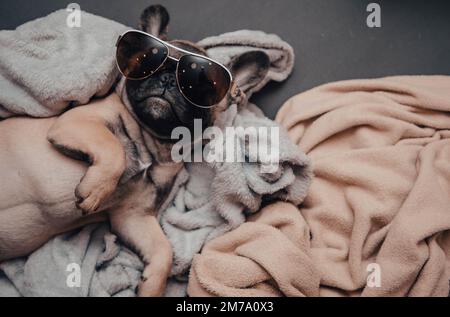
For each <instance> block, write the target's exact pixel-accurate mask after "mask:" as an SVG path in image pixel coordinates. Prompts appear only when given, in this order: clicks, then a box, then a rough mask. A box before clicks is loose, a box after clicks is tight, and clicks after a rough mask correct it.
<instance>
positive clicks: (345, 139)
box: [188, 76, 450, 296]
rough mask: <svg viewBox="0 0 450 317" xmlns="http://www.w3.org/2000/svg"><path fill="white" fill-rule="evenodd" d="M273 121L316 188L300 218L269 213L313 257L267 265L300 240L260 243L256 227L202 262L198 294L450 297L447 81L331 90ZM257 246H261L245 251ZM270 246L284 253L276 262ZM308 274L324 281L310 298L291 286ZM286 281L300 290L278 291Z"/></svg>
mask: <svg viewBox="0 0 450 317" xmlns="http://www.w3.org/2000/svg"><path fill="white" fill-rule="evenodd" d="M276 121H277V122H279V123H280V124H281V125H282V126H284V127H285V128H286V129H287V130H288V134H289V136H290V137H291V139H292V140H293V141H294V142H295V143H296V144H298V147H299V148H300V149H302V150H303V151H305V152H306V153H307V154H308V156H309V157H310V158H311V160H312V161H313V162H314V175H315V178H314V179H313V182H312V184H311V187H310V191H309V193H308V195H307V197H306V199H305V200H304V202H303V203H302V204H301V205H300V206H299V210H298V211H296V212H293V213H292V212H291V214H289V215H287V214H285V211H288V210H292V208H293V207H292V206H288V205H281V204H280V203H276V204H273V205H270V206H269V207H266V208H270V212H271V215H272V216H273V217H274V218H275V219H282V218H283V217H297V218H299V219H302V221H303V222H304V224H303V225H300V224H297V225H296V226H298V229H300V228H303V227H306V228H307V229H308V230H310V232H311V236H312V239H311V242H310V244H309V245H307V244H304V245H302V246H299V245H298V244H297V245H295V248H294V250H293V252H294V251H295V252H297V253H299V252H300V253H301V252H304V254H305V257H304V258H301V257H298V258H293V257H292V256H291V257H290V258H288V259H289V260H287V261H284V262H283V263H271V262H269V261H268V260H267V259H266V258H267V257H270V259H275V260H274V261H276V259H278V258H280V257H286V252H289V250H290V249H291V247H292V246H291V245H289V244H287V243H285V242H284V243H282V242H283V241H285V240H286V239H290V238H292V237H293V235H292V234H291V233H288V232H282V234H281V235H278V236H275V235H274V234H270V233H269V232H268V231H267V232H266V233H265V234H260V235H259V236H258V235H256V234H254V232H259V231H260V230H261V228H260V223H258V220H256V221H254V222H248V223H246V224H245V225H242V226H240V227H239V228H237V229H236V230H234V231H231V232H229V233H227V234H225V235H223V236H221V237H218V238H216V239H214V240H212V241H210V242H209V243H207V244H206V245H205V247H204V248H203V251H202V252H201V254H199V255H196V257H195V259H194V262H193V266H192V268H191V275H190V280H189V285H188V293H189V295H190V296H206V295H207V296H253V295H255V294H257V295H263V296H280V295H284V296H300V295H307V296H448V295H449V280H450V164H449V162H450V77H449V76H396V77H387V78H380V79H368V80H350V81H342V82H336V83H330V84H326V85H322V86H319V87H317V88H314V89H311V90H309V91H307V92H304V93H301V94H299V95H296V96H294V97H292V98H291V99H290V100H288V101H287V102H286V103H285V104H284V106H283V107H282V108H281V109H280V111H279V113H278V115H277V117H276ZM265 212H267V211H265V209H264V210H263V211H262V212H260V213H259V215H260V217H263V216H262V215H264V214H265ZM269 226H270V228H272V229H273V228H275V225H273V224H270V223H269ZM294 228H295V227H294ZM268 237H270V239H269V238H268ZM244 238H246V240H244ZM275 239H278V241H275ZM305 241H306V240H305ZM252 243H254V244H255V245H258V244H259V243H261V245H264V247H262V248H254V249H252V250H250V251H249V252H248V253H245V252H242V246H247V245H251V244H252ZM263 243H267V245H268V246H270V245H278V248H275V249H273V250H271V252H270V253H268V252H266V250H267V248H268V247H267V246H266V245H265V244H263ZM269 248H270V247H269ZM279 267H282V268H284V269H285V270H284V271H277V270H278V269H279ZM299 268H302V269H304V270H305V271H304V272H299V271H298V269H299ZM307 270H310V271H311V272H313V273H311V272H309V271H307ZM224 272H233V273H234V274H236V275H237V276H239V281H237V280H233V279H232V278H231V277H228V275H229V274H227V275H226V276H223V275H224ZM261 272H264V274H263V275H262V273H261ZM293 272H294V273H293ZM280 274H281V276H280ZM309 275H311V276H312V275H314V276H316V277H317V279H318V281H320V282H317V283H315V284H314V283H311V284H310V285H311V287H312V289H310V290H309V292H308V293H306V292H305V291H300V290H301V288H300V287H299V285H300V286H301V285H304V284H296V283H293V282H292V281H294V279H293V278H292V276H295V280H296V281H299V280H302V279H307V278H308V276H309ZM283 279H284V280H289V281H291V283H290V284H289V285H290V286H292V287H294V288H296V290H294V291H293V289H290V288H289V287H286V284H282V285H281V284H277V285H276V286H273V285H272V284H270V282H269V281H271V280H275V281H279V280H283ZM368 281H370V282H374V284H373V283H368ZM261 283H262V284H264V287H261ZM303 283H304V282H303ZM261 289H264V291H261Z"/></svg>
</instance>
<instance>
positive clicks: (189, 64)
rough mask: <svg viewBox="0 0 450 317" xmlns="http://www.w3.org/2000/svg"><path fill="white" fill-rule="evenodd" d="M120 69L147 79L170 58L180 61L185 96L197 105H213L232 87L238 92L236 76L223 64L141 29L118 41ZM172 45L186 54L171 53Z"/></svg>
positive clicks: (180, 85) (179, 82)
mask: <svg viewBox="0 0 450 317" xmlns="http://www.w3.org/2000/svg"><path fill="white" fill-rule="evenodd" d="M116 47H117V51H116V61H117V66H118V68H119V71H120V72H121V73H122V75H123V76H125V77H126V78H127V79H130V80H143V79H146V78H148V77H150V76H152V75H153V74H154V73H156V72H157V71H158V70H159V69H160V68H161V67H162V66H163V65H164V63H165V62H166V61H167V60H168V59H170V60H172V61H174V62H176V63H177V67H176V80H177V85H178V89H179V90H180V92H181V94H182V95H183V97H184V98H185V99H186V100H188V101H189V102H190V103H192V104H193V105H195V106H198V107H202V108H209V107H212V106H214V105H216V104H218V103H219V102H220V101H222V100H223V98H225V96H226V95H227V93H228V91H230V89H231V90H232V91H231V94H232V95H233V96H234V95H236V94H238V90H237V87H236V85H235V84H234V82H233V76H232V75H231V73H230V71H229V70H228V69H227V68H226V67H225V66H223V65H222V64H220V63H218V62H216V61H214V60H213V59H211V58H208V57H206V56H203V55H199V54H195V53H192V52H189V51H186V50H183V49H181V48H178V47H176V46H174V45H172V44H170V43H167V42H165V41H162V40H160V39H158V38H157V37H155V36H153V35H151V34H148V33H145V32H142V31H137V30H131V31H127V32H125V33H124V34H122V35H121V36H120V37H119V39H118V40H117V43H116ZM169 48H172V49H174V50H177V51H179V52H181V53H183V55H182V56H181V57H180V58H179V59H178V58H175V57H173V56H170V55H169Z"/></svg>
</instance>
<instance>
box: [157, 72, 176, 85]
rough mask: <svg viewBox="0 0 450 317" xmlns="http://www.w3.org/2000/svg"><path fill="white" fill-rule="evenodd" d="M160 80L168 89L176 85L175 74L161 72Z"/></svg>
mask: <svg viewBox="0 0 450 317" xmlns="http://www.w3.org/2000/svg"><path fill="white" fill-rule="evenodd" d="M160 80H161V83H162V84H163V86H164V87H166V88H168V89H170V88H175V87H176V85H177V80H176V78H175V74H171V73H165V74H162V75H161V77H160Z"/></svg>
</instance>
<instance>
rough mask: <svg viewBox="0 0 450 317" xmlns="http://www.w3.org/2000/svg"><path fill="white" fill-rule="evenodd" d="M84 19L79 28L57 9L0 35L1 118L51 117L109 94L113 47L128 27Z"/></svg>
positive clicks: (93, 17)
mask: <svg viewBox="0 0 450 317" xmlns="http://www.w3.org/2000/svg"><path fill="white" fill-rule="evenodd" d="M81 14H82V15H81V27H79V28H78V27H74V28H70V27H68V26H67V22H66V19H67V16H68V13H67V11H65V10H59V11H56V12H54V13H52V14H50V15H48V16H46V17H44V18H40V19H36V20H33V21H31V22H28V23H25V24H23V25H21V26H19V27H18V28H17V29H16V30H12V31H9V30H8V31H6V30H4V31H0V92H1V93H0V118H7V117H10V116H12V115H18V114H19V115H22V114H23V115H28V116H33V117H50V116H54V115H57V114H59V113H61V112H62V111H63V110H64V109H65V108H67V106H69V105H79V104H86V103H88V102H89V100H90V99H91V98H92V97H94V96H104V95H106V94H107V93H108V91H109V90H110V89H111V87H112V85H113V84H114V82H115V80H116V79H117V76H118V75H119V72H118V70H117V67H116V62H115V43H116V40H117V38H118V36H119V35H120V34H121V33H122V32H124V31H125V30H126V29H127V27H126V26H124V25H122V24H119V23H117V22H114V21H111V20H108V19H105V18H102V17H99V16H96V15H93V14H89V13H87V12H82V13H81Z"/></svg>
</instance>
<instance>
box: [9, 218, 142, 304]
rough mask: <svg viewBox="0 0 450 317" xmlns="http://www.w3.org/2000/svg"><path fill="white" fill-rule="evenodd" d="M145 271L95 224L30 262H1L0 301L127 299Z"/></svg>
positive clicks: (103, 226) (61, 239)
mask: <svg viewBox="0 0 450 317" xmlns="http://www.w3.org/2000/svg"><path fill="white" fill-rule="evenodd" d="M73 264H75V265H78V267H79V268H80V271H78V270H77V267H74V266H73ZM143 268H144V266H143V263H142V262H141V260H140V259H139V257H138V256H137V255H135V254H134V253H132V252H131V251H129V250H128V249H127V248H125V247H123V246H121V245H120V244H119V243H118V241H117V237H116V236H115V235H113V234H111V233H110V231H109V226H108V225H106V224H94V225H89V226H86V227H84V228H82V229H80V230H75V231H72V232H69V233H65V234H62V235H60V236H58V237H56V238H54V239H53V240H51V241H50V242H49V243H47V244H45V245H44V246H43V247H42V248H40V249H39V250H37V251H36V252H34V253H33V254H32V255H30V256H29V257H28V258H27V259H26V258H20V259H16V260H13V261H7V262H4V263H1V264H0V270H1V271H3V274H4V277H3V278H1V277H0V296H1V297H3V296H34V297H35V296H40V297H42V296H43V297H47V296H52V297H54V296H55V297H59V296H64V297H74V296H77V297H80V296H81V297H86V296H94V297H98V296H101V297H105V296H107V297H109V296H120V297H124V296H125V297H129V296H134V295H135V289H136V287H137V285H138V282H139V281H140V278H141V272H142V270H143ZM78 272H79V273H80V275H79V277H80V279H79V281H80V285H77V284H76V282H77V279H76V278H74V275H73V274H77V273H78ZM0 276H1V273H0ZM74 282H75V284H73V283H74Z"/></svg>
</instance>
